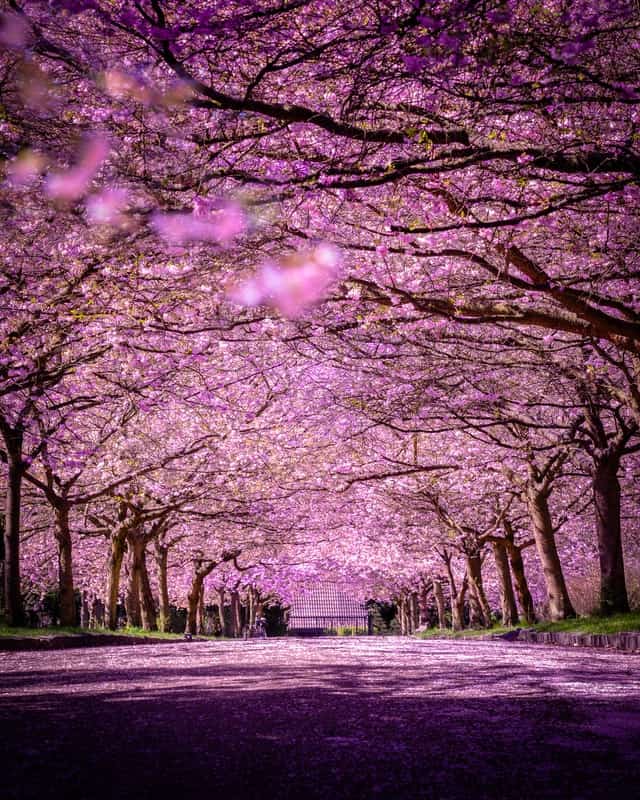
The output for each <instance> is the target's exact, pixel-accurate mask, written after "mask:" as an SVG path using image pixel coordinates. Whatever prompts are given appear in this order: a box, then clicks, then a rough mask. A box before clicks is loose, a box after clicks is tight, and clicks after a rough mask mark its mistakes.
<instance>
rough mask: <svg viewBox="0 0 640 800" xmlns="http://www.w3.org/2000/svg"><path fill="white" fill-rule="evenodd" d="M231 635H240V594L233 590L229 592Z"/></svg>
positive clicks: (235, 636)
mask: <svg viewBox="0 0 640 800" xmlns="http://www.w3.org/2000/svg"><path fill="white" fill-rule="evenodd" d="M231 635H232V636H233V637H234V638H235V639H237V638H238V637H239V636H241V635H242V611H241V609H240V595H239V594H238V592H237V591H235V590H234V591H232V592H231Z"/></svg>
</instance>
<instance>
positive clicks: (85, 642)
mask: <svg viewBox="0 0 640 800" xmlns="http://www.w3.org/2000/svg"><path fill="white" fill-rule="evenodd" d="M183 643H184V639H155V638H154V637H152V636H118V635H117V634H115V635H109V634H100V633H78V634H66V635H59V636H56V635H53V636H3V637H0V652H18V651H22V650H70V649H73V648H78V647H82V648H84V647H123V646H126V645H139V644H183Z"/></svg>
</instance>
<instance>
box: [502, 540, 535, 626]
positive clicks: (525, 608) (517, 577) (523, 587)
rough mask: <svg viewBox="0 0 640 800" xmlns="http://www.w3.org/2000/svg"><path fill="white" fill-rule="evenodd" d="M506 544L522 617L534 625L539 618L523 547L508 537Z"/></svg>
mask: <svg viewBox="0 0 640 800" xmlns="http://www.w3.org/2000/svg"><path fill="white" fill-rule="evenodd" d="M505 544H506V547H507V553H508V555H509V564H510V565H511V572H512V573H513V580H514V582H515V585H516V594H517V595H518V602H519V603H520V610H521V612H522V617H523V619H524V621H525V622H526V623H527V624H528V625H533V624H534V623H535V622H536V621H537V618H536V612H535V608H534V605H533V597H532V596H531V591H530V590H529V582H528V581H527V575H526V572H525V571H524V561H523V560H522V549H521V548H520V547H518V546H517V545H516V544H514V542H513V539H511V538H507V539H506V540H505Z"/></svg>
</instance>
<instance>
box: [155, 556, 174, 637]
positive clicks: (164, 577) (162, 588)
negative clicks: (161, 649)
mask: <svg viewBox="0 0 640 800" xmlns="http://www.w3.org/2000/svg"><path fill="white" fill-rule="evenodd" d="M168 562H169V548H168V547H165V546H163V545H159V544H158V543H157V542H156V564H157V566H158V595H159V601H160V609H159V614H158V627H159V629H160V630H161V631H162V632H163V633H166V632H167V631H168V630H169V622H170V619H171V610H170V608H169V578H168Z"/></svg>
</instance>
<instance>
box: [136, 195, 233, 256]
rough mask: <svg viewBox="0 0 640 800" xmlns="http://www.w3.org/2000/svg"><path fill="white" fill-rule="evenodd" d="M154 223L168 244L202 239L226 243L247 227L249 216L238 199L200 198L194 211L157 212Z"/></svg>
mask: <svg viewBox="0 0 640 800" xmlns="http://www.w3.org/2000/svg"><path fill="white" fill-rule="evenodd" d="M152 225H153V227H154V228H155V231H156V233H157V234H158V235H159V236H161V237H162V238H163V239H164V240H165V241H166V242H167V243H168V244H174V245H182V244H186V243H187V242H194V241H201V242H217V243H218V244H221V245H223V246H226V245H228V244H230V243H231V241H232V240H233V239H235V238H236V236H239V235H240V234H241V233H242V232H243V231H244V230H245V228H246V219H245V213H244V211H243V209H242V208H241V207H240V206H239V205H238V204H236V203H232V202H222V203H221V202H219V201H206V200H197V201H196V203H195V206H194V211H193V213H189V212H178V213H169V214H163V213H157V214H155V215H154V217H153V220H152Z"/></svg>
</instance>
